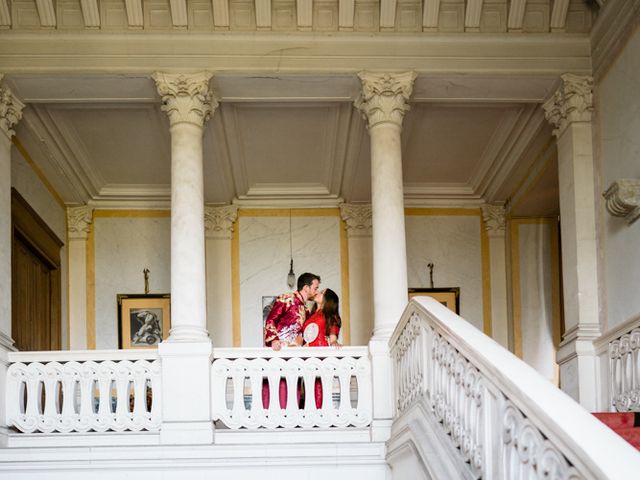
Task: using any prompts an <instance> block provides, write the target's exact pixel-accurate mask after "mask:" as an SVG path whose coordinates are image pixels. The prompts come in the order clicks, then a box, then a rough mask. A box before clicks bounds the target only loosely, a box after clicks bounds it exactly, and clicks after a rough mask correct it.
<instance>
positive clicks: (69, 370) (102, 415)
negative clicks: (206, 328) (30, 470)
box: [6, 350, 161, 433]
mask: <svg viewBox="0 0 640 480" xmlns="http://www.w3.org/2000/svg"><path fill="white" fill-rule="evenodd" d="M157 357H158V355H157V352H156V351H155V350H144V351H142V350H137V351H134V350H128V351H82V352H12V353H10V354H9V362H10V366H9V368H8V371H7V387H6V405H7V424H8V425H10V426H13V427H15V428H16V429H18V430H19V431H21V432H25V433H32V432H43V433H51V432H88V431H95V432H105V431H109V430H111V431H117V432H122V431H126V430H129V431H140V430H149V431H153V430H158V429H159V428H160V422H161V408H160V407H161V405H160V402H161V376H160V361H159V360H158V359H157Z"/></svg>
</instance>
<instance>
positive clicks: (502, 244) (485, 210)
mask: <svg viewBox="0 0 640 480" xmlns="http://www.w3.org/2000/svg"><path fill="white" fill-rule="evenodd" d="M482 220H483V223H484V228H485V231H486V234H487V237H488V243H489V281H490V284H491V330H492V331H491V336H492V337H493V339H494V340H496V341H497V342H498V343H500V344H501V345H502V346H503V347H505V348H509V314H508V307H507V257H506V248H507V247H506V235H505V223H506V215H505V208H504V206H503V205H483V206H482Z"/></svg>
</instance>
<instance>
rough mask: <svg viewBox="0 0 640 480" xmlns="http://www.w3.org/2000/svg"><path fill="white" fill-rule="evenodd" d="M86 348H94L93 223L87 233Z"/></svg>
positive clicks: (94, 243) (94, 275)
mask: <svg viewBox="0 0 640 480" xmlns="http://www.w3.org/2000/svg"><path fill="white" fill-rule="evenodd" d="M86 262H87V349H88V350H95V348H96V242H95V225H89V232H88V234H87V259H86Z"/></svg>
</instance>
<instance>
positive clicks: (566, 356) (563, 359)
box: [556, 325, 600, 412]
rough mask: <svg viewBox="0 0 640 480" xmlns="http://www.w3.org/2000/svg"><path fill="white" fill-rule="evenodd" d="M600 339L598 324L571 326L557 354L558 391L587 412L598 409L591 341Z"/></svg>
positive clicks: (593, 352)
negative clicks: (558, 368)
mask: <svg viewBox="0 0 640 480" xmlns="http://www.w3.org/2000/svg"><path fill="white" fill-rule="evenodd" d="M599 336H600V327H599V326H598V325H583V326H579V327H574V328H572V329H571V330H569V331H567V332H566V334H565V336H564V339H563V340H562V342H561V343H560V348H559V349H558V353H557V355H556V360H557V362H558V364H559V366H560V388H561V390H562V391H563V392H565V393H566V394H567V395H569V396H570V397H571V398H573V399H574V400H575V401H576V402H578V403H580V405H582V406H583V407H584V408H586V409H587V410H589V411H590V412H593V411H596V410H597V406H598V379H597V377H596V375H597V360H598V357H597V356H596V352H595V349H594V347H593V342H594V340H595V339H597V338H598V337H599Z"/></svg>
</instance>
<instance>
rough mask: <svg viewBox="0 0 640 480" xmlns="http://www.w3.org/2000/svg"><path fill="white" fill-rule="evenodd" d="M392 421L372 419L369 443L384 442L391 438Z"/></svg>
mask: <svg viewBox="0 0 640 480" xmlns="http://www.w3.org/2000/svg"><path fill="white" fill-rule="evenodd" d="M392 424H393V420H391V419H383V420H380V419H374V420H373V421H372V422H371V441H372V442H386V441H387V440H389V438H391V425H392Z"/></svg>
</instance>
